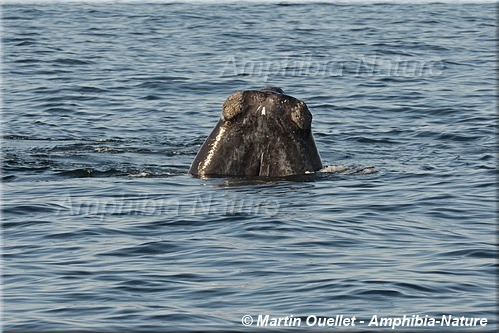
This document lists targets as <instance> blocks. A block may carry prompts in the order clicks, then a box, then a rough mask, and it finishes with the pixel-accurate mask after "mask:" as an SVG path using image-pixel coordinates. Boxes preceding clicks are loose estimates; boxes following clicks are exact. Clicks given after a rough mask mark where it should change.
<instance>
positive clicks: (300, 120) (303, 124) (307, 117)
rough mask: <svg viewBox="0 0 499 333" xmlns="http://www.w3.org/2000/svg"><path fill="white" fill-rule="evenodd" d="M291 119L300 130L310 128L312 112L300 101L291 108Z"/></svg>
mask: <svg viewBox="0 0 499 333" xmlns="http://www.w3.org/2000/svg"><path fill="white" fill-rule="evenodd" d="M291 119H292V120H293V122H294V123H295V124H296V125H298V127H299V128H300V129H302V130H306V129H308V128H310V125H311V124H312V114H311V113H310V111H309V110H308V108H307V106H306V105H305V103H304V102H302V101H300V102H299V103H298V104H296V106H295V107H294V108H293V109H292V110H291Z"/></svg>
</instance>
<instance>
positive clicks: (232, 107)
mask: <svg viewBox="0 0 499 333" xmlns="http://www.w3.org/2000/svg"><path fill="white" fill-rule="evenodd" d="M242 111H243V93H242V92H241V91H237V92H235V93H233V94H232V95H230V96H229V97H227V100H226V101H225V103H224V105H223V108H222V115H223V118H224V120H231V119H233V118H234V117H235V116H236V115H237V114H239V113H240V112H242Z"/></svg>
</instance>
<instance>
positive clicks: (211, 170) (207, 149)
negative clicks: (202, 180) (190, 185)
mask: <svg viewBox="0 0 499 333" xmlns="http://www.w3.org/2000/svg"><path fill="white" fill-rule="evenodd" d="M311 125H312V114H311V113H310V111H309V110H308V108H307V105H306V104H305V103H304V102H303V101H300V100H299V99H296V98H294V97H291V96H289V95H286V94H284V92H283V91H282V89H280V88H277V87H263V88H262V89H260V90H249V91H238V92H235V93H233V94H232V95H230V96H229V97H228V98H227V100H226V101H225V103H224V105H223V108H222V116H221V118H220V120H219V122H218V123H217V125H216V126H215V128H214V129H213V131H212V132H211V134H210V136H209V137H208V138H207V139H206V141H205V142H204V144H203V145H202V146H201V149H200V150H199V152H198V153H197V155H196V157H195V159H194V161H193V162H192V165H191V168H190V169H189V173H190V174H192V175H195V176H200V177H224V176H267V177H283V176H290V175H300V174H306V173H312V172H315V171H317V170H319V169H321V168H322V162H321V158H320V156H319V153H318V152H317V148H316V146H315V142H314V138H313V136H312V128H311Z"/></svg>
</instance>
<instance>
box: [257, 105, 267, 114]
mask: <svg viewBox="0 0 499 333" xmlns="http://www.w3.org/2000/svg"><path fill="white" fill-rule="evenodd" d="M260 110H261V111H260ZM258 112H260V114H261V115H262V116H265V115H266V114H267V112H266V111H265V106H264V107H263V108H262V106H261V105H260V106H259V107H258V108H257V109H256V113H258Z"/></svg>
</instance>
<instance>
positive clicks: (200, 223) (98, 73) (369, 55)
mask: <svg viewBox="0 0 499 333" xmlns="http://www.w3.org/2000/svg"><path fill="white" fill-rule="evenodd" d="M2 11H3V13H2V37H3V41H2V43H3V58H2V63H3V69H2V80H3V88H2V95H3V96H2V98H3V109H2V138H3V140H2V180H3V184H2V187H3V197H2V211H3V245H2V250H3V265H2V266H3V267H2V274H3V315H2V316H3V318H2V322H3V329H4V330H5V331H6V332H14V331H37V332H39V331H54V330H58V331H67V330H72V331H74V330H89V331H133V332H135V331H137V332H138V331H156V332H157V331H193V330H197V331H211V330H213V331H228V330H231V331H234V330H235V331H251V330H258V331H260V330H267V331H269V330H270V329H271V328H269V327H267V328H264V327H258V326H256V325H257V318H258V315H266V314H268V315H269V316H270V317H285V316H293V317H295V318H300V319H302V323H301V326H300V327H301V328H302V329H304V330H319V331H320V330H323V331H327V330H329V329H335V330H336V331H338V330H342V329H349V331H352V332H356V331H358V332H361V331H368V330H369V331H376V332H377V331H383V328H382V327H377V326H375V325H371V326H368V324H369V322H370V321H371V319H372V318H373V316H374V315H377V316H378V317H403V316H404V315H406V316H408V317H411V316H413V315H419V316H421V317H424V316H428V317H432V318H438V319H440V318H441V316H442V315H447V316H449V315H451V316H454V317H461V316H465V317H471V318H486V319H487V325H486V326H478V327H474V329H475V331H476V332H488V331H494V330H495V329H497V308H496V301H497V268H498V265H497V260H496V258H497V255H498V251H497V244H498V242H497V238H496V231H497V228H496V219H497V208H496V203H497V197H496V186H497V182H496V178H495V176H496V174H497V148H498V147H497V144H496V137H495V135H496V131H497V114H496V87H495V85H496V75H497V66H496V53H495V52H496V42H497V36H496V31H497V30H496V29H497V21H496V5H495V4H493V3H475V4H450V3H433V4H426V5H420V4H393V3H384V4H374V3H364V4H345V3H343V4H341V3H339V4H324V3H322V4H320V3H301V4H292V3H289V2H286V1H284V2H283V3H268V4H261V3H251V2H249V3H248V2H243V3H211V4H200V3H142V4H141V3H112V2H105V3H86V2H80V3H64V2H63V3H56V2H48V3H25V4H23V3H17V4H14V3H10V4H4V5H2ZM265 85H274V86H279V87H281V88H282V89H283V90H284V91H285V92H286V93H288V94H290V95H292V96H294V97H296V98H299V99H301V100H303V101H305V102H306V103H307V105H308V107H309V109H310V110H311V112H312V114H313V116H314V120H313V132H314V137H315V141H316V144H317V148H318V150H319V151H320V153H321V156H322V159H323V163H324V165H326V166H342V167H346V168H348V169H349V170H357V169H363V168H368V167H375V168H376V170H378V172H376V173H370V174H349V173H345V172H343V173H320V174H316V175H311V176H310V177H309V176H307V177H298V178H291V179H272V180H258V181H255V180H248V179H229V178H217V179H199V178H195V177H192V176H190V175H188V169H189V166H190V163H191V162H192V160H193V158H194V156H195V154H196V152H197V150H198V149H199V147H200V145H201V144H202V143H203V141H204V139H205V138H206V137H207V136H208V134H209V133H210V131H211V130H212V128H213V127H214V125H215V124H216V122H217V121H218V118H219V115H220V111H221V106H222V104H223V102H224V100H225V98H226V97H227V96H228V95H230V94H231V93H233V92H234V91H237V90H245V89H258V88H259V87H262V86H265ZM245 315H251V316H252V317H253V319H254V322H253V324H252V325H251V327H245V326H243V323H242V322H241V320H242V318H243V316H245ZM310 315H315V316H318V317H335V316H336V315H344V316H345V317H352V316H356V318H357V323H358V325H357V326H355V327H351V326H350V327H346V328H345V327H334V326H333V327H327V326H326V327H317V326H315V327H308V326H307V325H306V323H305V320H306V318H307V317H308V316H310ZM246 319H248V317H246ZM360 320H364V321H365V323H364V324H360V323H359V321H360ZM246 323H248V322H246ZM467 328H469V327H441V326H438V325H437V326H435V327H429V326H426V327H412V328H408V329H409V330H412V331H414V330H426V329H430V330H431V329H434V330H442V329H444V330H446V331H449V330H461V331H462V330H466V329H467ZM283 329H285V327H283ZM288 329H289V327H288ZM384 329H387V330H392V329H391V327H390V328H386V327H385V328H384ZM399 329H400V328H399Z"/></svg>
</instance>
